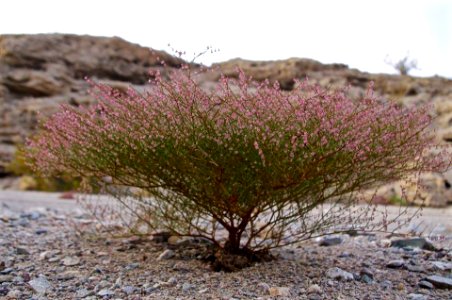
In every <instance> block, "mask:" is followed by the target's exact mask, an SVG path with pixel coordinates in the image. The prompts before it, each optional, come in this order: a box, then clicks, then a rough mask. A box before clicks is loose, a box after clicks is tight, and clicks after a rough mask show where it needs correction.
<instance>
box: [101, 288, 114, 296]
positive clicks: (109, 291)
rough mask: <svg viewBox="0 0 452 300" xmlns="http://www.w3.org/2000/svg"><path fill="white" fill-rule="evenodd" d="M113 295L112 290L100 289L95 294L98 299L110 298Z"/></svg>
mask: <svg viewBox="0 0 452 300" xmlns="http://www.w3.org/2000/svg"><path fill="white" fill-rule="evenodd" d="M114 295H115V292H113V291H112V290H109V289H102V290H100V291H99V292H98V293H97V296H100V297H106V296H107V297H112V296H114Z"/></svg>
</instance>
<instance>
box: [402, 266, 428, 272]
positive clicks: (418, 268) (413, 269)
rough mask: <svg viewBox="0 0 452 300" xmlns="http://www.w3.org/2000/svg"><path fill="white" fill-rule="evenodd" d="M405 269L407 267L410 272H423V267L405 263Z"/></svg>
mask: <svg viewBox="0 0 452 300" xmlns="http://www.w3.org/2000/svg"><path fill="white" fill-rule="evenodd" d="M405 269H407V270H408V271H410V272H416V273H422V272H425V268H424V267H423V266H412V265H405Z"/></svg>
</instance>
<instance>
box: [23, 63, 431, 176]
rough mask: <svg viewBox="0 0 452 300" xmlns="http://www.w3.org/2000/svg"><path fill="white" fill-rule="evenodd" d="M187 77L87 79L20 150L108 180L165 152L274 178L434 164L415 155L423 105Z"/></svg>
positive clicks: (39, 164) (423, 145)
mask: <svg viewBox="0 0 452 300" xmlns="http://www.w3.org/2000/svg"><path fill="white" fill-rule="evenodd" d="M194 76H195V75H190V71H188V70H186V69H184V70H180V71H176V72H174V73H173V74H172V75H171V78H170V80H165V79H163V78H162V77H161V76H160V75H159V74H157V75H156V78H155V80H152V81H151V85H150V87H149V89H148V91H146V92H145V93H140V92H138V91H136V90H133V89H129V90H128V91H126V92H123V91H118V90H115V89H112V88H110V87H108V86H106V85H102V84H98V83H95V82H91V81H90V83H91V84H92V86H93V95H94V96H95V97H96V98H97V100H98V103H97V104H96V105H93V106H90V107H82V108H75V107H71V106H67V105H66V106H63V107H62V108H61V110H60V111H59V112H58V113H56V114H55V115H53V116H52V117H51V118H50V119H48V120H47V122H45V124H44V128H43V129H44V130H43V131H42V132H41V134H40V135H39V136H38V137H37V138H35V139H33V140H32V141H31V142H30V145H29V149H30V152H29V157H30V158H31V159H32V161H33V164H34V166H35V167H36V168H37V169H38V170H40V171H41V172H43V173H45V174H46V173H54V172H66V171H70V172H73V171H76V172H78V173H80V174H84V175H88V174H89V175H96V176H107V175H108V176H113V177H114V176H115V175H117V174H112V173H113V172H116V171H115V170H122V172H129V171H127V164H128V163H129V162H130V161H137V160H138V161H141V162H142V163H143V164H144V165H146V164H149V165H150V166H149V167H148V169H146V170H147V171H146V172H150V175H149V174H148V175H149V176H148V178H149V180H150V181H153V180H154V181H158V180H157V179H155V178H154V177H153V176H154V175H155V174H154V173H153V171H152V170H151V169H152V168H154V170H156V172H157V171H158V170H160V171H162V169H164V168H166V167H168V166H167V161H165V160H168V159H169V156H168V155H169V154H168V151H169V150H168V149H172V150H171V151H173V152H174V153H173V156H171V157H176V156H174V155H179V156H178V157H179V158H182V159H183V157H187V160H191V161H190V164H192V165H194V166H195V167H196V164H197V163H198V167H199V166H200V165H206V164H207V165H208V166H221V167H223V168H226V169H227V168H234V166H230V165H227V164H226V162H227V163H230V162H231V160H230V158H231V157H233V156H237V157H241V160H239V161H240V162H241V163H244V164H249V165H251V166H254V168H257V169H259V168H260V169H265V168H267V169H268V170H269V172H273V174H276V175H277V173H278V172H276V171H277V170H280V169H286V170H284V171H287V172H290V170H293V169H300V172H295V173H296V174H298V175H296V176H299V175H300V174H306V172H308V170H304V171H302V169H303V168H306V166H309V168H313V166H323V165H321V164H319V162H322V163H328V161H329V160H344V161H346V162H348V164H350V166H351V168H350V170H349V172H351V173H353V172H355V171H356V170H357V169H358V168H363V167H366V168H368V167H369V166H373V167H375V168H377V169H378V168H383V169H388V170H393V171H395V170H397V169H398V168H400V167H401V166H406V165H408V164H410V163H413V162H416V164H417V166H418V167H419V166H422V168H427V166H428V165H430V166H432V168H434V166H433V165H434V163H435V161H434V160H430V161H427V160H426V156H425V154H426V151H427V150H428V149H429V148H430V147H431V146H433V135H432V134H431V133H430V132H429V131H428V130H426V129H427V128H428V127H429V125H430V123H431V121H432V117H431V116H430V115H429V114H428V109H429V107H420V108H411V109H408V108H400V107H398V106H397V105H395V104H391V103H388V102H383V101H380V100H378V99H376V98H374V97H373V95H372V90H371V88H370V89H369V92H368V93H367V96H366V97H364V98H363V99H357V100H352V99H349V98H348V97H347V96H346V91H345V90H343V91H328V90H325V89H322V88H320V87H318V86H314V85H311V84H310V83H309V82H308V81H303V82H296V85H295V89H294V90H293V91H291V92H286V91H282V90H281V89H280V88H279V86H278V84H270V83H269V82H263V83H257V82H254V81H253V80H251V79H250V78H247V77H246V76H245V75H244V74H243V73H242V72H241V73H240V77H239V79H238V80H233V79H229V78H226V77H222V78H221V80H220V81H219V83H218V84H217V86H216V89H215V91H213V92H207V91H205V90H203V89H202V88H201V87H200V85H199V84H197V82H196V80H195V79H194ZM165 151H166V152H165ZM228 159H229V160H228ZM197 160H199V161H197ZM201 160H204V161H201ZM307 162H310V164H308V165H307ZM314 162H317V163H314ZM370 162H371V163H370ZM438 162H439V161H438ZM187 163H188V162H187ZM222 164H223V165H222ZM432 164H433V165H432ZM402 169H403V168H402ZM413 170H415V169H413ZM280 171H281V170H280ZM162 172H163V171H162ZM274 172H276V173H274ZM281 172H282V171H281ZM159 174H160V173H159ZM269 174H270V175H271V174H272V173H269ZM385 174H386V173H385ZM387 174H390V172H389V171H388V173H387ZM333 175H334V174H333Z"/></svg>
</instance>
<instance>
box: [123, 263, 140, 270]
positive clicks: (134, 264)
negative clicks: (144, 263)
mask: <svg viewBox="0 0 452 300" xmlns="http://www.w3.org/2000/svg"><path fill="white" fill-rule="evenodd" d="M139 267H140V264H139V263H131V264H128V265H127V266H126V267H125V269H126V270H127V271H130V270H135V269H138V268H139Z"/></svg>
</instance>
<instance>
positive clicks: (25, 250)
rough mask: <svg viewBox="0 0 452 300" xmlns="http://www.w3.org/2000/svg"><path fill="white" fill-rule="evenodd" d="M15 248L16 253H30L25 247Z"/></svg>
mask: <svg viewBox="0 0 452 300" xmlns="http://www.w3.org/2000/svg"><path fill="white" fill-rule="evenodd" d="M15 250H16V254H17V255H30V252H28V250H27V249H25V248H21V247H17V248H16V249H15Z"/></svg>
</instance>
